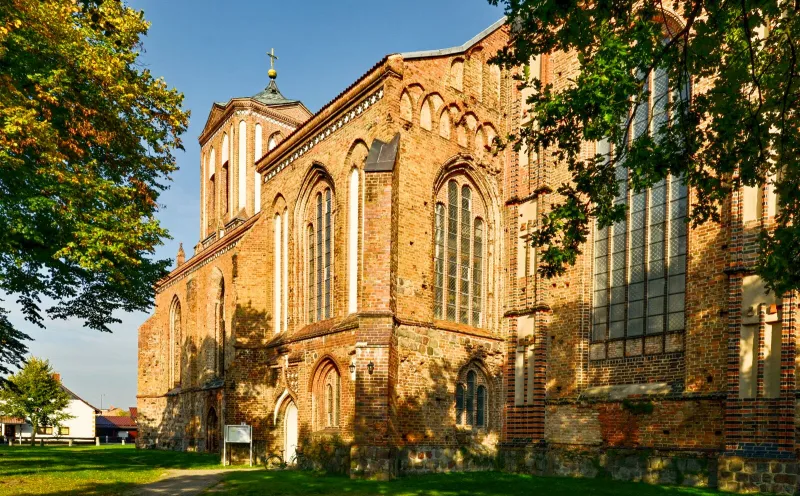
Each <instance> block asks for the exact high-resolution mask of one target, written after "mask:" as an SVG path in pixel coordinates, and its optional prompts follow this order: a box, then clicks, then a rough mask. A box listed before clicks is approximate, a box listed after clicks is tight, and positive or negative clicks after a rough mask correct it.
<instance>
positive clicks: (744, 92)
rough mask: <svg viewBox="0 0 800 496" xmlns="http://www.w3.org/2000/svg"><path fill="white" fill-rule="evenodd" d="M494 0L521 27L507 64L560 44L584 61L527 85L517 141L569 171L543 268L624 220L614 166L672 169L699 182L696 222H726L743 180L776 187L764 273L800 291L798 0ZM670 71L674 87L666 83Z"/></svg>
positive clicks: (513, 27) (551, 221)
mask: <svg viewBox="0 0 800 496" xmlns="http://www.w3.org/2000/svg"><path fill="white" fill-rule="evenodd" d="M489 2H490V3H492V4H494V5H497V4H498V3H499V4H501V5H503V6H504V8H505V11H506V14H507V15H508V19H509V24H510V33H511V42H510V43H509V45H508V46H507V47H506V48H505V49H504V50H502V51H501V52H500V53H499V54H498V55H497V56H496V57H495V61H496V62H497V63H500V64H501V65H504V66H506V67H519V66H522V65H525V64H528V63H529V60H530V58H531V57H532V56H536V55H539V54H551V53H569V54H571V55H574V56H575V60H576V61H577V63H578V66H577V68H576V71H575V72H574V73H570V74H565V75H564V76H567V77H569V84H567V85H563V86H559V87H554V86H553V85H549V84H548V85H542V83H541V81H539V80H538V79H537V78H536V77H530V78H527V79H526V78H524V77H523V78H522V79H523V80H521V81H520V84H521V86H523V87H525V86H527V87H531V88H534V89H535V90H536V91H534V92H533V93H534V94H533V96H532V97H531V98H530V99H529V100H528V102H527V104H528V105H529V107H530V114H531V116H532V119H531V122H530V124H529V125H527V126H524V127H523V129H522V130H521V132H520V134H519V135H516V136H513V137H512V140H513V141H515V142H516V145H515V146H517V147H521V146H523V145H524V146H529V147H531V148H533V149H540V150H548V151H549V153H551V155H550V156H551V158H552V159H553V160H558V161H563V162H565V163H566V164H567V165H568V167H569V171H570V173H571V176H572V181H571V182H570V183H569V184H563V185H559V186H558V190H557V192H558V193H559V194H560V195H561V200H560V202H558V203H557V204H556V205H555V206H554V207H553V209H552V210H551V211H549V212H547V213H545V214H544V218H543V222H542V224H541V225H540V230H539V232H538V234H537V235H536V236H535V241H534V243H535V244H537V245H538V246H541V247H543V249H542V250H540V266H539V270H540V272H541V273H542V274H543V275H545V276H550V277H551V276H554V275H559V274H563V273H564V271H565V269H566V267H567V266H568V265H570V264H574V263H575V261H576V259H577V256H578V255H579V254H580V253H581V249H582V245H583V243H585V241H586V240H587V237H588V235H589V233H590V229H591V227H592V223H593V222H595V220H596V222H597V223H598V226H599V227H601V228H602V227H606V226H610V225H612V224H613V223H614V222H616V221H620V220H623V219H624V218H625V211H626V206H625V205H624V204H622V203H620V202H615V201H614V200H615V197H616V195H617V193H618V186H617V180H616V177H615V168H617V167H624V168H626V169H627V178H628V180H629V183H630V186H631V188H632V189H633V190H634V191H642V190H644V189H645V188H648V187H650V186H652V185H654V184H656V183H658V182H659V181H661V180H663V179H665V178H666V177H667V176H668V175H671V176H672V177H679V178H683V179H684V181H685V183H686V184H687V185H688V187H689V188H690V189H691V190H692V192H693V196H692V204H691V209H690V211H689V214H688V220H689V221H690V222H691V223H692V225H695V226H697V225H699V224H702V223H704V222H708V221H720V220H722V212H723V208H724V205H725V202H726V201H727V200H728V199H729V198H730V195H731V193H733V192H735V191H737V190H740V189H741V188H742V187H743V186H757V185H759V184H763V183H765V182H770V183H772V184H773V185H774V187H775V189H776V192H777V194H778V214H777V216H776V225H775V226H771V227H770V228H769V229H763V230H762V232H761V233H760V246H759V257H758V265H757V267H756V271H757V272H758V273H759V274H760V275H761V276H762V277H763V278H764V279H765V281H766V283H767V285H768V287H770V288H771V289H773V290H775V291H776V292H778V293H779V294H781V293H784V292H786V291H790V290H797V289H800V263H797V260H800V225H798V224H797V223H796V222H793V219H795V218H796V216H797V214H798V213H799V212H800V163H798V160H797V159H798V156H799V155H798V152H800V128H799V127H798V125H797V122H798V121H797V109H798V97H800V92H799V91H798V89H799V86H798V85H800V74H799V73H798V55H800V36H798V34H800V16H798V14H797V8H796V6H795V4H792V3H790V2H784V1H778V0H740V1H735V2H733V1H729V0H722V1H720V0H677V1H671V2H660V1H644V2H641V1H638V0H637V1H634V0H598V1H593V2H583V1H577V0H489ZM534 76H535V75H534ZM659 81H661V82H664V83H667V82H668V84H661V85H660V88H661V90H659V87H658V86H659V84H658V83H659ZM651 83H655V84H651ZM667 87H669V90H666V88H667ZM659 91H662V92H661V93H659ZM651 101H652V103H650V102H651ZM648 105H651V107H652V108H651V112H647V111H645V112H643V114H644V115H645V116H647V123H646V126H645V127H646V129H648V130H649V131H647V132H637V130H636V129H635V127H636V126H637V124H636V122H635V121H636V116H637V113H639V112H641V110H642V107H644V109H647V107H648ZM603 140H607V142H608V143H609V144H610V146H609V147H608V148H609V149H610V150H611V151H610V152H609V153H606V154H598V155H595V156H590V157H586V156H582V155H581V146H582V143H585V142H601V141H603Z"/></svg>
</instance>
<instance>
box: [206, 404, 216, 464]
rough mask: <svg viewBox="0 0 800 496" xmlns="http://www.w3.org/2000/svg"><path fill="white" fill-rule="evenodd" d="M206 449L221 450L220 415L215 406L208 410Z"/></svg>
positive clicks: (211, 451)
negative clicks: (218, 415)
mask: <svg viewBox="0 0 800 496" xmlns="http://www.w3.org/2000/svg"><path fill="white" fill-rule="evenodd" d="M206 451H208V452H209V453H216V452H217V451H219V417H217V410H216V408H214V407H211V409H209V410H208V415H207V416H206Z"/></svg>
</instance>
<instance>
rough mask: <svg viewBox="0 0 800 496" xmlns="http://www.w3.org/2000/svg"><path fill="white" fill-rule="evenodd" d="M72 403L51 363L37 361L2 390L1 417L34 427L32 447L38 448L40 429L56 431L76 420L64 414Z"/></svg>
mask: <svg viewBox="0 0 800 496" xmlns="http://www.w3.org/2000/svg"><path fill="white" fill-rule="evenodd" d="M69 400H70V395H69V393H67V392H66V391H65V390H64V388H62V387H61V383H60V382H59V381H58V380H57V379H56V378H55V376H54V375H53V369H52V367H50V362H49V361H47V360H40V359H38V358H35V357H33V358H31V359H29V360H28V361H27V363H26V364H25V366H24V367H22V370H20V371H19V372H17V373H16V374H14V375H12V376H10V377H9V378H8V379H7V380H6V381H5V382H4V383H3V384H2V386H0V413H2V415H7V416H10V417H19V418H22V419H25V421H26V422H28V423H29V424H31V427H32V428H33V430H32V432H31V446H33V445H35V444H36V430H37V429H38V428H39V427H45V426H46V427H53V428H56V427H58V426H59V425H61V422H63V421H64V420H67V419H70V418H72V415H69V414H68V413H66V412H64V411H63V410H64V409H65V408H66V407H67V406H69Z"/></svg>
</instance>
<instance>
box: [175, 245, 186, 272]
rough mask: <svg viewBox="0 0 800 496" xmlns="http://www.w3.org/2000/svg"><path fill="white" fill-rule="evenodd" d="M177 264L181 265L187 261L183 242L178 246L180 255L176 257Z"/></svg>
mask: <svg viewBox="0 0 800 496" xmlns="http://www.w3.org/2000/svg"><path fill="white" fill-rule="evenodd" d="M175 262H176V266H177V267H180V266H181V265H183V264H184V262H186V253H185V252H184V251H183V243H181V244H180V247H178V256H177V257H175Z"/></svg>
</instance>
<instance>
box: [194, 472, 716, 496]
mask: <svg viewBox="0 0 800 496" xmlns="http://www.w3.org/2000/svg"><path fill="white" fill-rule="evenodd" d="M207 494H209V495H217V494H236V495H259V496H262V495H269V496H279V495H280V496H294V495H307V494H312V495H326V494H330V495H346V496H368V495H387V496H421V495H430V496H468V495H470V496H505V495H514V494H520V495H522V494H524V495H536V494H541V495H547V496H554V495H564V496H566V495H597V496H606V495H608V496H611V495H614V496H706V495H712V494H720V493H718V492H716V491H711V490H707V489H705V490H704V489H693V488H684V487H665V486H651V485H648V484H640V483H634V482H617V481H609V480H604V479H569V478H562V477H532V476H528V475H514V474H503V473H498V472H471V473H458V474H432V475H424V476H413V477H404V478H401V479H397V480H393V481H390V482H379V481H365V480H350V479H349V478H347V477H330V476H317V475H314V474H310V473H307V472H295V471H276V472H267V471H260V470H259V471H250V472H231V473H228V474H225V478H224V479H223V482H222V485H220V486H217V487H216V488H214V489H211V490H209V491H208V493H207Z"/></svg>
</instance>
